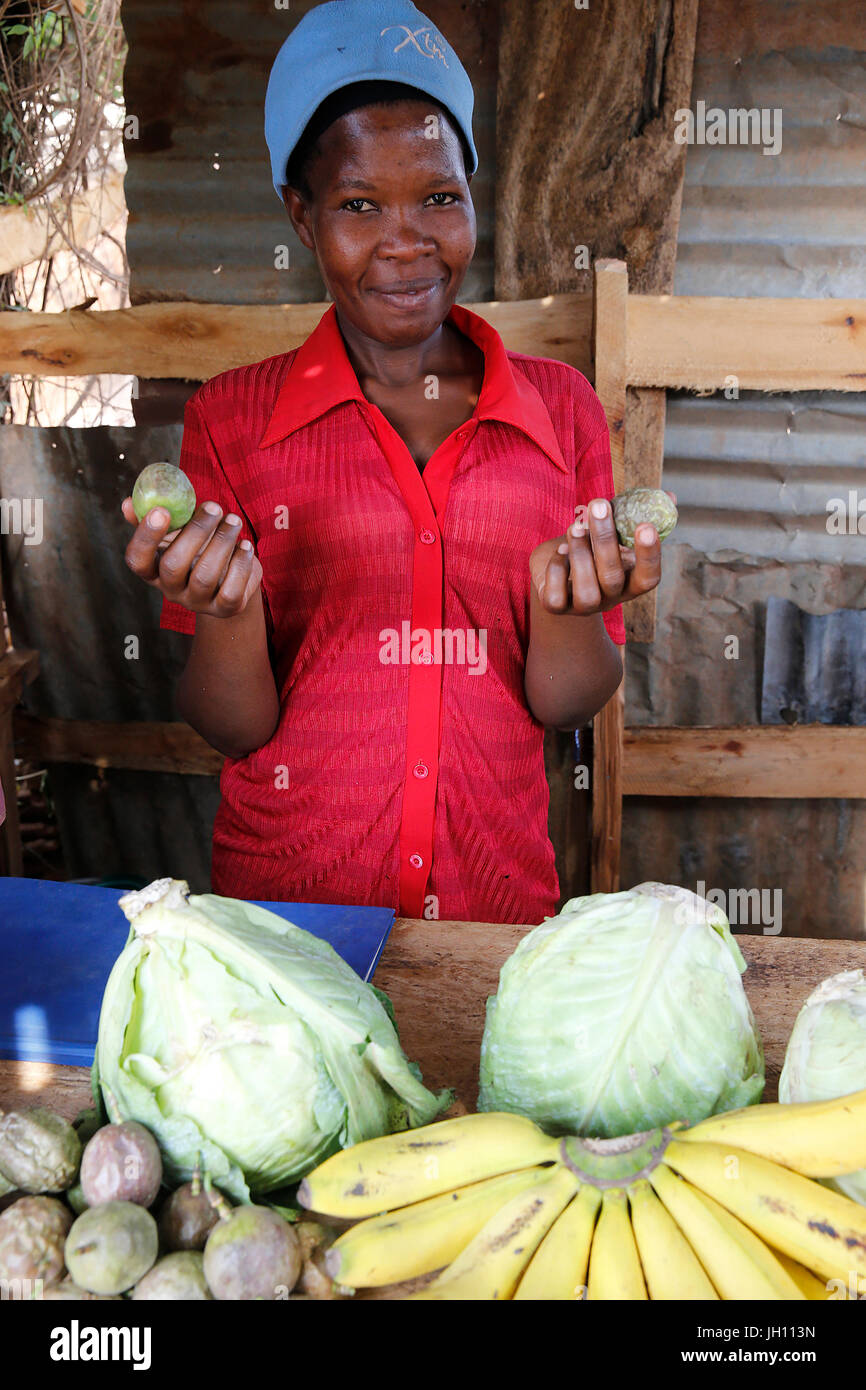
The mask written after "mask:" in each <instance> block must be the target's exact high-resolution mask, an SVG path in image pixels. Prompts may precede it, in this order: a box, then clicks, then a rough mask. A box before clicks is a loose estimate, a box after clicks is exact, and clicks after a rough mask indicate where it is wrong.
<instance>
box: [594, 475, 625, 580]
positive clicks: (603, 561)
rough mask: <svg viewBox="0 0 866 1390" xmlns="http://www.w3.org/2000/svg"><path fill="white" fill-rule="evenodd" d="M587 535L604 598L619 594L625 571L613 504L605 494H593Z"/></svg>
mask: <svg viewBox="0 0 866 1390" xmlns="http://www.w3.org/2000/svg"><path fill="white" fill-rule="evenodd" d="M589 535H590V540H591V542H592V554H593V559H594V561H595V572H596V576H597V581H598V585H599V588H600V589H601V592H602V593H603V594H604V597H605V598H618V597H619V595H620V594H621V593H622V591H623V587H624V585H625V572H624V570H623V567H622V558H621V556H620V545H619V536H618V535H617V532H616V526H615V525H614V520H613V508H612V507H611V505H610V503H609V502H608V501H607V499H606V498H604V497H596V498H594V499H593V501H592V502H590V504H589Z"/></svg>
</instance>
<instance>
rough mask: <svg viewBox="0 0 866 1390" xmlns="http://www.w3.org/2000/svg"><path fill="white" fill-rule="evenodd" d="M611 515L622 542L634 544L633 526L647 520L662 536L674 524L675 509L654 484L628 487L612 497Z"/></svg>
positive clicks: (667, 532) (666, 495)
mask: <svg viewBox="0 0 866 1390" xmlns="http://www.w3.org/2000/svg"><path fill="white" fill-rule="evenodd" d="M612 505H613V519H614V522H615V524H616V529H617V533H618V535H619V538H620V541H621V542H622V544H623V545H627V546H629V547H630V548H633V547H634V533H635V529H636V528H637V527H638V526H640V525H641V524H642V523H643V522H649V523H650V524H651V525H653V526H654V527H655V528H656V530H657V531H658V533H659V540H662V541H663V540H666V539H667V537H668V536H669V535H670V533H671V531H672V530H673V529H674V527H675V526H676V524H677V516H678V513H677V509H676V507H675V506H674V503H673V501H672V500H671V498H670V497H668V494H667V493H666V492H663V491H662V489H661V488H656V487H632V488H629V489H628V491H627V492H620V493H619V494H618V495H617V496H616V497H615V498H614V499H613V504H612Z"/></svg>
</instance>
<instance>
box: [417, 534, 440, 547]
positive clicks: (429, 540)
mask: <svg viewBox="0 0 866 1390" xmlns="http://www.w3.org/2000/svg"><path fill="white" fill-rule="evenodd" d="M418 539H419V541H423V543H424V545H433V543H434V542H435V540H436V533H435V531H419V533H418Z"/></svg>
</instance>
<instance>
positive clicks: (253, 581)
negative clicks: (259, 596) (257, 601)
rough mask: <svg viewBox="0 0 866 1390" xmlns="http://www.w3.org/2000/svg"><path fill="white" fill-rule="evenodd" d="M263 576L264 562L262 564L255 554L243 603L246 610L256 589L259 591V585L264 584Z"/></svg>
mask: <svg viewBox="0 0 866 1390" xmlns="http://www.w3.org/2000/svg"><path fill="white" fill-rule="evenodd" d="M241 545H243V541H241ZM262 576H263V570H262V562H261V560H259V558H258V557H257V556H256V555H255V554H254V555H253V565H252V571H251V573H250V577H249V579H248V580H247V587H246V589H245V590H244V601H243V607H244V608H246V606H247V604H248V603H249V601H250V599H251V598H252V596H253V594H254V593H255V592H256V589H257V588H258V587H259V585H260V584H261V582H262Z"/></svg>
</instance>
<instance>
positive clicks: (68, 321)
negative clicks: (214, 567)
mask: <svg viewBox="0 0 866 1390" xmlns="http://www.w3.org/2000/svg"><path fill="white" fill-rule="evenodd" d="M327 307H328V306H327V304H286V305H253V306H248V305H233V304H229V305H222V304H194V303H183V304H141V305H138V306H137V307H135V308H132V309H109V310H106V311H105V312H104V313H94V312H93V311H92V310H89V309H88V310H75V309H68V310H64V311H63V312H62V313H59V314H29V313H17V314H16V313H11V312H10V313H6V314H4V315H3V333H2V337H0V373H4V372H13V373H16V374H23V375H29V376H89V375H93V374H95V373H99V372H116V373H124V372H128V373H131V374H132V375H134V376H139V377H144V378H150V377H154V378H158V377H172V378H176V379H180V380H186V381H207V380H208V379H209V378H210V377H212V376H214V375H216V373H217V372H222V371H226V370H227V369H228V368H230V367H236V366H240V365H242V364H243V363H246V362H258V361H260V360H261V359H262V358H263V357H266V356H268V355H270V354H272V353H277V352H286V351H287V350H288V349H289V348H292V347H297V346H298V344H299V343H301V342H303V340H304V338H306V337H307V336H308V335H309V334H310V333H311V332H312V330H313V329H314V328H315V326H316V324H317V323H318V321H319V319H320V317H321V315H322V314H323V313H324V311H325V309H326V308H327ZM468 307H469V308H470V309H474V310H475V312H476V313H478V314H480V315H481V316H482V318H485V319H487V321H488V322H489V323H492V324H493V325H494V327H495V328H496V329H497V331H498V332H499V333H501V334H502V337H503V340H504V341H505V345H506V347H509V348H512V349H513V350H514V351H516V352H528V353H531V354H533V355H535V356H540V357H554V358H557V359H558V360H560V361H562V362H569V363H571V365H572V366H575V367H577V368H578V369H579V370H580V371H582V372H583V373H584V374H585V375H586V376H588V377H590V379H591V378H592V367H591V364H590V351H589V343H590V323H591V314H592V301H591V299H590V297H589V296H587V295H580V294H574V295H569V294H558V295H546V296H545V297H544V298H543V299H532V300H522V301H517V302H514V303H499V302H491V303H487V304H470V305H468ZM864 326H866V300H864V299H716V298H710V297H707V298H703V297H701V296H694V295H677V296H672V295H641V294H630V295H629V297H628V339H627V341H628V354H627V359H626V377H627V380H628V383H629V385H632V386H654V387H667V388H677V389H679V388H683V389H689V390H721V389H722V388H723V387H724V384H725V381H726V380H727V379H728V378H729V377H730V376H731V375H733V376H735V377H736V378H737V381H738V384H739V387H740V389H741V390H755V391H782V390H791V391H862V390H863V389H864V383H866V327H864Z"/></svg>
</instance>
